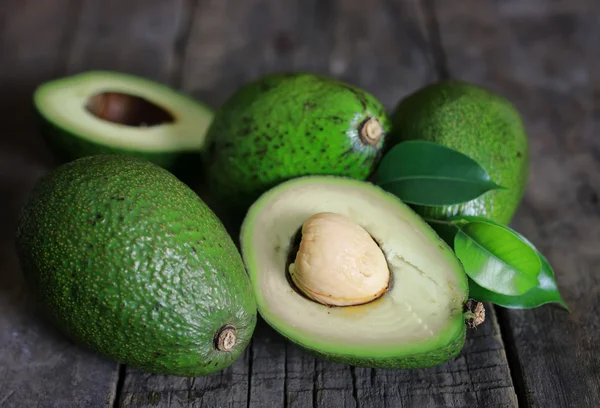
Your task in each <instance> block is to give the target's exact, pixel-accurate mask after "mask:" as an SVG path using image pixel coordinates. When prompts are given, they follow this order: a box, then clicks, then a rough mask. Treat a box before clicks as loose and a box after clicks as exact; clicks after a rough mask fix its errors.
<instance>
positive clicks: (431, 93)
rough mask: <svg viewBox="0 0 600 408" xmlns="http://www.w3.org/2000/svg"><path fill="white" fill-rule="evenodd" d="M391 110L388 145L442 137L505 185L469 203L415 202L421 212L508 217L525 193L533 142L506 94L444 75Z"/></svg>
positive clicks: (432, 215)
mask: <svg viewBox="0 0 600 408" xmlns="http://www.w3.org/2000/svg"><path fill="white" fill-rule="evenodd" d="M391 116H392V122H393V125H392V131H391V133H390V138H389V140H390V144H389V147H390V148H391V147H392V146H393V145H395V144H396V143H401V142H403V141H407V140H425V141H430V142H434V143H439V144H441V145H444V146H446V147H449V148H451V149H455V150H457V151H459V152H461V153H463V154H465V155H467V156H469V157H470V158H472V159H473V160H475V161H476V162H478V163H479V165H480V166H482V167H483V168H484V169H485V170H486V171H487V172H488V174H489V175H490V177H491V179H492V181H494V182H495V183H496V184H499V185H501V186H502V187H504V189H502V190H492V191H488V192H486V193H485V194H483V195H481V196H480V197H478V198H476V199H474V200H470V201H468V202H466V203H460V204H455V205H447V206H431V207H430V206H428V207H425V206H416V205H415V206H413V208H414V209H415V210H416V211H417V213H419V214H420V215H422V216H423V217H425V218H431V219H447V218H449V217H452V216H456V215H470V216H481V217H486V218H490V219H492V220H494V221H496V222H499V223H501V224H509V223H510V221H511V220H512V218H513V216H514V214H515V212H516V210H517V208H518V206H519V204H520V202H521V200H522V198H523V195H524V193H525V188H526V184H527V180H528V174H529V146H528V140H527V135H526V132H525V128H524V124H523V122H522V120H521V117H520V115H519V113H518V112H517V111H516V109H515V108H514V107H513V106H512V105H511V103H510V102H509V101H508V100H507V99H505V98H503V97H501V96H500V95H498V94H495V93H492V92H490V91H488V90H486V89H484V88H481V87H479V86H476V85H473V84H469V83H465V82H461V81H457V80H447V81H440V82H438V83H435V84H432V85H429V86H427V87H424V88H422V89H420V90H418V91H416V92H414V93H413V94H411V95H409V96H407V97H406V98H405V99H403V100H402V101H400V103H398V105H397V106H396V108H395V109H394V111H393V113H392V115H391Z"/></svg>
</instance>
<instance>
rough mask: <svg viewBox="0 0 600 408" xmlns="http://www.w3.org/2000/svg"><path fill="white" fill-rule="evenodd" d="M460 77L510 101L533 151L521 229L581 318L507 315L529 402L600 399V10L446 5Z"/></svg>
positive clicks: (592, 4)
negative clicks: (543, 256)
mask: <svg viewBox="0 0 600 408" xmlns="http://www.w3.org/2000/svg"><path fill="white" fill-rule="evenodd" d="M435 11H436V14H437V19H438V22H439V27H440V33H441V42H442V46H443V50H444V52H445V55H446V57H447V62H448V70H449V72H450V74H451V75H452V76H453V77H458V78H461V79H464V80H468V81H471V82H474V83H478V84H480V85H484V86H486V87H488V88H490V89H493V90H495V91H497V92H499V93H501V94H503V95H505V96H506V97H508V98H509V99H510V100H511V101H512V102H513V103H514V104H515V105H516V106H517V108H518V109H519V110H520V111H521V113H522V115H523V118H524V120H525V122H526V125H527V129H528V132H529V137H530V143H531V176H530V182H529V187H528V190H527V194H526V197H525V200H524V203H523V205H522V207H521V209H520V211H519V213H518V214H517V217H516V218H515V220H514V223H513V225H514V227H515V228H516V229H517V230H519V231H520V232H522V233H523V234H524V235H525V236H527V237H528V238H529V239H531V240H532V241H533V242H534V244H535V245H537V246H538V248H539V249H540V250H541V251H542V252H543V253H544V254H546V256H547V257H548V259H549V261H550V262H551V264H552V265H553V266H554V268H555V271H556V275H557V280H558V284H559V287H560V289H561V292H562V294H563V295H564V298H565V300H566V301H567V303H568V304H569V305H570V307H571V308H572V310H573V312H572V313H570V314H569V313H566V312H564V311H562V310H561V309H559V308H558V307H555V306H551V305H548V306H543V307H541V308H539V309H534V310H528V311H517V310H515V311H501V313H500V314H501V317H502V323H504V324H505V325H503V330H504V331H505V332H506V335H507V339H508V340H509V341H510V343H509V345H508V346H509V351H510V352H511V354H512V357H513V358H514V360H512V362H513V364H512V365H513V371H514V373H515V375H516V377H517V379H518V383H517V384H516V385H517V389H518V392H519V397H520V398H519V399H520V402H521V403H523V404H524V405H525V404H526V405H527V406H533V407H595V406H597V405H598V401H600V360H599V358H598V354H597V337H598V333H600V330H599V328H600V317H599V314H600V278H599V276H598V274H597V273H596V270H597V264H598V261H599V260H600V253H599V252H598V248H599V247H600V211H599V208H600V207H599V199H598V194H599V193H598V192H599V191H600V177H598V176H599V175H600V155H599V154H598V152H600V141H599V139H598V132H599V131H600V109H599V106H600V75H599V72H600V54H598V43H599V42H600V13H599V12H598V11H599V10H598V3H597V1H594V0H590V1H587V0H575V1H571V2H567V1H544V0H537V1H517V0H510V1H502V2H496V1H483V2H482V1H477V0H468V1H462V2H460V3H452V5H450V3H449V2H444V1H437V2H436V9H435Z"/></svg>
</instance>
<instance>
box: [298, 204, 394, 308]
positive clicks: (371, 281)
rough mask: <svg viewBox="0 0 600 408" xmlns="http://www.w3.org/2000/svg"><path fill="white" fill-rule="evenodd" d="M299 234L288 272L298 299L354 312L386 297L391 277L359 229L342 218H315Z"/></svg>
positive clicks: (378, 252)
mask: <svg viewBox="0 0 600 408" xmlns="http://www.w3.org/2000/svg"><path fill="white" fill-rule="evenodd" d="M301 231H302V236H301V238H300V244H299V246H298V249H297V252H296V255H295V259H294V260H293V262H292V263H290V265H289V267H288V272H289V276H290V279H291V281H292V283H293V285H294V286H295V287H296V288H297V289H298V291H300V292H301V293H302V294H303V295H304V296H306V297H307V298H309V299H311V300H313V301H315V302H318V303H321V304H324V305H327V306H355V305H360V304H365V303H369V302H371V301H373V300H376V299H378V298H379V297H381V296H382V295H383V294H384V293H385V292H386V290H387V289H388V287H389V284H390V276H391V273H390V270H389V267H388V264H387V260H386V258H385V255H384V254H383V252H382V250H381V248H379V246H378V245H377V243H376V242H375V241H374V240H373V238H372V237H371V235H370V234H369V233H368V232H367V231H366V230H365V229H364V228H362V227H361V226H360V225H358V224H357V223H355V222H353V221H352V220H350V219H349V218H348V217H345V216H343V215H340V214H336V213H331V212H321V213H317V214H314V215H313V216H311V217H310V218H309V219H308V220H307V221H306V222H305V223H304V224H303V225H302V230H301Z"/></svg>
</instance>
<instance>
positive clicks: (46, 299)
mask: <svg viewBox="0 0 600 408" xmlns="http://www.w3.org/2000/svg"><path fill="white" fill-rule="evenodd" d="M16 247H17V253H18V256H19V260H20V263H21V265H22V270H23V273H24V275H25V277H26V281H27V282H28V286H29V287H30V288H31V289H32V292H33V293H34V294H35V295H36V297H37V299H38V300H39V303H40V305H41V307H42V308H43V310H44V311H45V312H46V313H47V315H48V316H49V318H50V320H51V321H52V322H54V324H55V325H56V327H58V328H59V329H60V330H61V331H62V332H63V333H65V334H66V335H67V336H68V337H70V338H71V339H73V341H75V342H76V343H78V344H81V345H82V346H84V347H87V348H89V349H91V350H94V351H95V352H97V353H99V354H101V355H104V356H106V357H108V358H111V359H113V360H115V361H117V362H120V363H123V364H127V365H130V366H131V367H135V368H139V369H141V370H146V371H148V372H152V373H157V374H170V375H179V376H199V375H207V374H211V373H214V372H216V371H219V370H221V369H223V368H225V367H227V366H229V365H231V364H232V363H233V362H234V361H235V360H236V359H237V358H238V357H239V356H240V354H241V353H242V351H243V350H244V349H245V348H246V346H247V344H248V342H249V340H250V338H251V336H252V334H253V331H254V327H255V324H256V303H255V301H254V298H253V296H252V293H251V288H250V282H249V279H248V276H247V274H246V272H245V269H244V264H243V261H242V258H241V256H240V253H239V252H238V250H237V248H236V247H235V245H234V243H233V241H232V239H231V237H230V236H229V235H228V234H227V233H226V232H225V230H224V228H223V225H222V224H221V222H220V221H219V219H217V217H216V216H215V215H214V214H213V213H212V212H211V211H210V210H209V208H208V207H207V206H206V205H205V204H204V203H203V202H202V201H201V200H200V199H199V198H198V197H197V196H196V195H195V193H193V192H192V190H190V189H189V188H188V187H187V186H186V185H185V184H183V183H182V182H181V181H179V180H178V179H177V178H176V177H175V176H173V175H172V174H171V173H169V172H168V171H166V170H164V169H163V168H161V167H159V166H157V165H155V164H152V163H150V162H149V161H147V160H145V159H139V158H135V157H131V156H126V155H98V156H89V157H85V158H80V159H77V160H75V161H72V162H69V163H66V164H63V165H61V166H59V167H57V168H56V169H54V170H53V171H52V172H50V173H49V174H47V175H46V176H44V177H42V178H41V179H40V180H39V182H38V183H37V184H36V186H35V187H34V189H33V191H32V193H31V196H30V197H29V199H28V201H27V202H26V204H25V205H24V207H23V210H22V213H21V217H20V219H19V224H18V228H17V232H16Z"/></svg>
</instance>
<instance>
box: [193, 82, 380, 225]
mask: <svg viewBox="0 0 600 408" xmlns="http://www.w3.org/2000/svg"><path fill="white" fill-rule="evenodd" d="M389 128H390V121H389V118H388V116H387V113H386V111H385V108H384V107H383V105H382V104H381V103H380V102H379V101H377V100H376V99H375V98H374V97H373V96H372V95H370V94H369V93H367V92H366V91H364V90H361V89H359V88H357V87H355V86H352V85H350V84H347V83H344V82H341V81H338V80H335V79H333V78H329V77H326V76H322V75H317V74H312V73H304V72H293V73H285V72H283V73H273V74H268V75H265V76H263V77H260V78H258V79H256V80H255V81H253V82H250V83H248V84H245V85H244V86H242V87H241V88H239V89H238V90H237V91H236V92H235V93H234V94H233V95H232V96H231V97H230V98H229V99H228V100H227V101H226V102H225V104H224V105H222V106H221V107H220V108H219V109H218V110H217V112H216V114H215V118H214V120H213V122H212V123H211V125H210V127H209V130H208V132H207V136H206V143H207V147H206V149H205V154H206V155H207V156H208V157H206V159H205V160H204V163H206V164H207V169H206V171H205V174H206V175H207V184H208V189H209V191H210V192H211V194H212V196H213V197H214V198H215V200H216V202H218V203H220V206H225V207H227V208H228V213H229V215H230V216H233V215H234V214H237V215H241V216H243V215H244V214H245V212H246V210H247V208H248V207H249V206H250V204H252V202H254V201H255V200H256V199H257V198H258V196H259V195H260V194H262V193H263V192H265V191H266V190H268V189H269V188H271V187H274V186H275V185H277V184H279V183H281V182H283V181H285V180H289V179H292V178H296V177H301V176H304V175H329V174H330V175H337V176H345V177H350V178H355V179H366V178H367V177H369V175H370V174H371V173H372V171H373V169H374V166H375V165H376V163H377V162H378V160H379V158H380V156H381V153H382V149H383V146H384V143H385V140H386V134H387V132H388V130H389ZM240 218H241V217H240Z"/></svg>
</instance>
